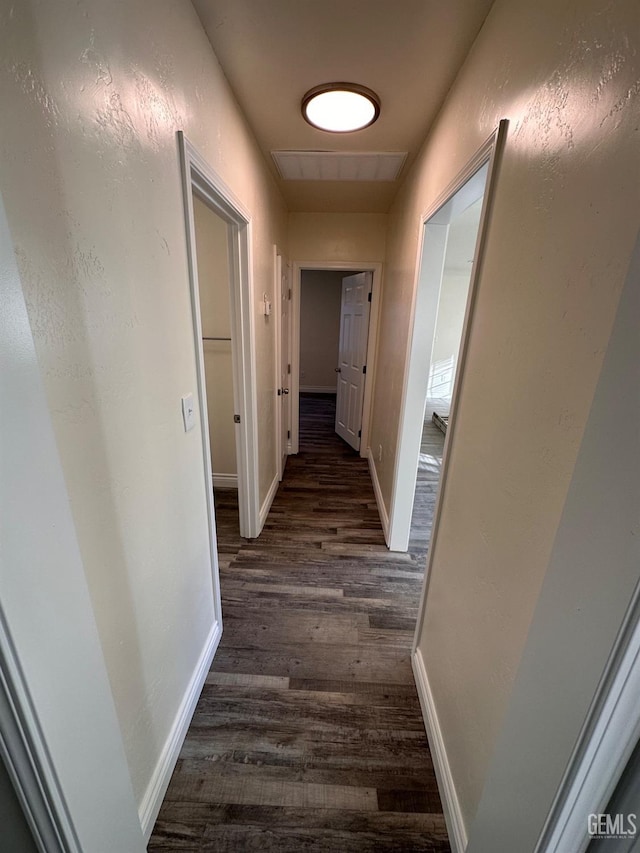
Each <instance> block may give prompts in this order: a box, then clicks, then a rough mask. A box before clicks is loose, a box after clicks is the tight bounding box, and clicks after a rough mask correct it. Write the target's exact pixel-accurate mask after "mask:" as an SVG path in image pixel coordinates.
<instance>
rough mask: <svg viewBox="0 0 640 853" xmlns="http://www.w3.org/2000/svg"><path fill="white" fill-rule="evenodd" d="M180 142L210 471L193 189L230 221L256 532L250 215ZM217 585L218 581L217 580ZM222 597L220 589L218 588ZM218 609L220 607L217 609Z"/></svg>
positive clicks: (236, 342)
mask: <svg viewBox="0 0 640 853" xmlns="http://www.w3.org/2000/svg"><path fill="white" fill-rule="evenodd" d="M177 136H178V147H179V152H180V162H181V166H182V188H183V198H184V208H185V229H186V234H187V255H188V262H189V282H190V286H191V302H192V311H193V323H194V340H195V347H196V371H197V378H198V399H199V404H200V426H201V431H202V444H203V460H204V469H205V472H209V471H211V452H210V448H209V435H208V432H209V430H208V418H207V406H206V401H207V397H206V388H205V379H204V376H205V373H204V354H203V351H202V323H201V319H200V300H199V297H198V270H197V261H196V257H197V255H196V242H195V233H194V222H193V198H192V193H193V192H194V191H195V192H197V194H198V195H199V196H200V197H201V198H202V199H203V200H204V201H205V202H206V204H207V205H208V206H209V207H211V209H212V210H214V211H215V212H216V213H217V214H218V215H219V216H220V217H221V218H222V219H224V220H225V221H226V222H227V224H228V226H229V229H228V230H229V278H230V286H231V294H230V296H231V299H230V307H231V329H232V334H231V338H232V340H231V351H232V365H233V395H234V407H235V411H236V414H238V415H239V416H240V423H239V424H237V425H236V459H237V467H238V505H239V514H240V535H241V536H245V537H247V538H252V537H254V536H257V534H258V524H259V522H258V517H259V506H258V502H259V469H258V450H257V448H258V424H257V421H258V417H257V411H258V404H257V389H256V381H255V375H256V371H255V329H254V323H255V321H254V316H253V315H254V312H253V310H252V309H253V305H252V292H253V288H252V280H251V270H252V262H251V245H252V240H251V219H250V216H249V213H248V211H247V210H246V209H245V208H244V206H243V205H242V204H241V202H240V201H239V200H238V199H237V198H236V197H235V195H234V194H233V192H232V191H231V190H230V189H229V187H228V186H227V185H226V184H225V182H224V181H223V180H222V179H221V178H220V176H219V175H217V174H216V172H214V171H213V169H212V168H211V167H210V166H209V164H208V163H207V162H206V160H205V159H204V158H203V157H202V156H201V155H200V154H199V152H198V151H197V149H196V148H194V146H193V145H192V144H191V143H190V142H189V140H188V139H186V138H185V136H184V134H183V133H182V132H181V131H178V134H177ZM206 479H207V504H208V511H209V524H210V530H211V544H212V564H214V565H215V564H216V563H217V557H216V558H214V557H213V555H214V554H215V523H214V517H215V513H214V509H213V490H212V489H211V488H210V477H209V475H208V473H207V474H206ZM214 586H216V584H214ZM218 597H219V593H218ZM217 613H218V614H219V613H220V611H219V610H218V611H217Z"/></svg>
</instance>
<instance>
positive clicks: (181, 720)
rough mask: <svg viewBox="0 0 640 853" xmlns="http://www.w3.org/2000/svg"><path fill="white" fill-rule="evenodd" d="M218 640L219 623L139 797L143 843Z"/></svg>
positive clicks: (180, 747)
mask: <svg viewBox="0 0 640 853" xmlns="http://www.w3.org/2000/svg"><path fill="white" fill-rule="evenodd" d="M221 637H222V623H221V622H216V623H215V624H214V625H213V627H212V628H211V631H210V633H209V636H208V637H207V641H206V643H205V644H204V648H203V650H202V653H201V655H200V659H199V660H198V663H197V664H196V667H195V669H194V671H193V675H192V676H191V680H190V681H189V684H188V686H187V689H186V691H185V694H184V697H183V699H182V702H181V703H180V707H179V708H178V713H177V714H176V718H175V720H174V722H173V725H172V726H171V730H170V732H169V736H168V737H167V739H166V741H165V744H164V746H163V748H162V752H161V753H160V757H159V758H158V763H157V764H156V767H155V770H154V771H153V775H152V776H151V780H150V782H149V785H148V786H147V790H146V792H145V795H144V797H143V798H142V802H141V804H140V808H139V810H138V814H139V817H140V826H141V827H142V832H143V834H144V840H145V844H146V843H147V842H148V841H149V838H150V837H151V833H152V832H153V826H154V824H155V822H156V819H157V817H158V812H159V811H160V806H161V805H162V801H163V799H164V795H165V794H166V792H167V788H168V787H169V781H170V780H171V774H172V773H173V769H174V767H175V766H176V762H177V760H178V755H179V754H180V750H181V749H182V744H183V743H184V739H185V737H186V735H187V729H188V728H189V724H190V723H191V718H192V717H193V712H194V711H195V709H196V705H197V703H198V699H199V698H200V693H201V692H202V687H203V685H204V682H205V679H206V677H207V673H208V672H209V669H210V667H211V661H212V660H213V656H214V654H215V653H216V649H217V648H218V643H219V642H220V638H221Z"/></svg>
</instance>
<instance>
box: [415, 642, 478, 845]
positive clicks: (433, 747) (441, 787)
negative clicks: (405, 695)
mask: <svg viewBox="0 0 640 853" xmlns="http://www.w3.org/2000/svg"><path fill="white" fill-rule="evenodd" d="M411 666H412V667H413V675H414V678H415V682H416V690H417V691H418V699H419V700H420V707H421V708H422V716H423V719H424V725H425V729H426V732H427V739H428V741H429V749H430V751H431V759H432V761H433V769H434V770H435V773H436V780H437V782H438V791H439V793H440V799H441V800H442V811H443V813H444V819H445V822H446V824H447V832H448V833H449V844H450V845H451V853H464V850H465V849H466V847H467V840H468V839H467V830H466V827H465V825H464V819H463V817H462V809H461V808H460V801H459V799H458V794H457V792H456V786H455V783H454V781H453V773H452V771H451V767H450V765H449V759H448V757H447V749H446V746H445V743H444V738H443V737H442V729H441V728H440V722H439V720H438V713H437V711H436V706H435V702H434V700H433V694H432V692H431V687H430V685H429V678H428V676H427V670H426V668H425V665H424V659H423V657H422V653H421V651H420V649H416V650H415V651H414V653H413V654H412V655H411Z"/></svg>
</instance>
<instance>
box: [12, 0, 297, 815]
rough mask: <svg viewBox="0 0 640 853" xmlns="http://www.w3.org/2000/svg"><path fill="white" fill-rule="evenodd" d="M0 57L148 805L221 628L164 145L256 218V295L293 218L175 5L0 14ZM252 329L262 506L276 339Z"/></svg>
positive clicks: (83, 497)
mask: <svg viewBox="0 0 640 853" xmlns="http://www.w3.org/2000/svg"><path fill="white" fill-rule="evenodd" d="M0 55H1V56H2V60H1V62H2V73H1V74H0V103H1V104H2V113H3V115H5V116H11V121H7V122H3V132H2V135H1V138H0V189H1V190H2V193H3V195H4V197H5V203H6V207H7V215H8V220H9V225H10V228H11V231H12V235H13V239H14V243H15V245H16V250H17V254H18V260H19V267H20V272H21V275H22V278H23V282H24V289H25V293H26V298H27V303H28V310H29V318H30V322H31V325H32V328H33V332H34V338H35V343H36V348H37V354H38V360H39V364H40V366H41V370H42V374H43V378H44V383H45V388H46V394H47V399H48V403H49V407H50V410H51V413H52V417H53V425H54V429H55V434H56V440H57V443H58V447H59V450H60V456H61V460H62V465H63V469H64V475H65V480H66V483H67V487H68V491H69V496H70V501H71V506H72V511H73V516H74V521H75V526H76V530H77V535H78V540H79V544H80V549H81V552H82V560H83V563H84V567H85V571H86V575H87V580H88V584H89V589H90V593H91V598H92V602H93V607H94V610H95V616H96V621H97V624H98V628H99V632H100V638H101V642H102V647H103V650H104V655H105V659H106V663H107V668H108V672H109V677H110V682H111V687H112V690H113V696H114V700H115V704H116V709H117V713H118V717H119V721H120V726H121V729H122V735H123V740H124V744H125V749H126V753H127V759H128V762H129V767H130V771H131V778H132V781H133V787H134V791H135V794H136V797H137V799H138V802H139V803H140V802H141V800H142V799H143V797H144V794H145V792H146V790H147V787H148V785H149V781H150V779H151V778H152V774H153V771H154V768H155V766H156V762H157V760H158V757H159V755H160V752H161V750H162V748H163V746H164V744H165V741H166V739H167V736H168V734H169V732H170V729H171V727H172V725H173V723H174V718H175V715H176V713H177V710H178V706H179V703H180V701H181V700H182V698H183V695H184V692H185V689H186V686H187V684H188V682H189V679H190V677H191V674H192V672H193V670H194V667H195V665H196V662H197V660H198V658H199V656H200V653H201V652H202V649H203V645H204V643H205V640H206V638H207V635H208V632H209V630H210V627H211V624H212V619H213V599H212V590H211V566H210V557H209V551H208V533H207V518H206V503H205V491H204V473H203V470H202V453H201V441H200V435H199V427H196V429H194V430H193V431H192V432H189V433H188V434H185V433H184V432H183V427H182V422H181V421H182V418H181V411H180V397H181V396H182V395H183V394H185V393H188V392H189V391H195V390H196V373H195V354H194V345H193V333H192V327H191V308H190V303H189V282H188V276H187V257H186V240H185V227H184V219H183V201H182V196H181V185H180V175H179V167H178V155H177V144H176V137H175V133H176V131H177V130H178V129H183V130H184V131H185V133H186V135H187V136H188V137H189V138H190V139H191V141H192V142H193V143H194V144H195V145H196V147H197V148H199V149H200V151H201V152H202V154H203V155H204V157H205V158H206V159H207V160H208V162H209V163H210V165H211V166H212V168H213V169H214V170H216V171H217V172H218V173H219V174H220V176H221V177H222V179H223V180H224V181H225V182H226V183H227V185H228V186H230V187H231V189H232V191H233V192H234V193H235V195H236V196H237V197H238V198H239V199H240V201H241V202H242V203H243V204H244V206H245V207H246V208H247V209H248V210H249V211H250V213H251V216H252V238H253V245H252V250H253V255H252V258H253V270H252V273H253V282H254V288H255V291H256V293H258V294H260V295H261V294H262V292H263V291H267V292H270V291H271V290H272V285H273V257H272V246H273V244H274V243H276V242H277V243H278V245H281V246H283V247H286V216H285V211H284V206H283V204H282V202H281V199H280V197H279V195H278V193H277V191H276V190H275V187H274V185H273V183H272V181H271V178H270V177H269V176H268V173H267V172H266V169H265V166H264V163H263V159H262V157H261V155H260V154H259V152H258V150H257V148H256V146H255V143H254V140H253V137H252V136H251V134H250V132H249V130H248V128H247V126H246V124H245V122H244V120H243V119H242V117H241V115H240V113H239V110H238V108H237V106H236V103H235V101H234V99H233V97H232V95H231V93H230V90H229V88H228V85H227V83H226V80H225V78H224V76H223V74H222V71H221V69H220V67H219V65H218V64H217V62H216V59H215V57H214V55H213V53H212V51H211V48H210V45H209V43H208V41H207V39H206V37H205V35H204V32H203V31H202V28H201V26H200V23H199V21H198V18H197V16H196V14H195V12H194V10H193V7H192V6H191V4H190V3H189V2H187V0H157V2H154V3H153V6H152V7H151V6H150V4H149V3H148V2H143V0H126V2H113V3H103V2H100V0H78V2H75V0H74V1H73V2H71V0H47V2H44V0H29V2H24V3H20V4H6V3H5V4H2V6H1V7H0ZM253 309H254V310H255V311H256V315H257V314H258V300H257V299H256V300H255V301H254V305H253ZM256 334H257V340H256V354H257V359H256V360H257V381H258V395H259V399H258V423H259V424H260V442H259V457H260V490H261V498H263V497H264V495H265V494H266V491H267V488H268V486H269V484H270V483H271V482H272V480H273V477H274V474H275V461H274V460H275V447H274V439H275V436H274V401H275V381H274V340H273V330H272V327H270V326H268V325H265V324H261V323H259V322H257V323H256Z"/></svg>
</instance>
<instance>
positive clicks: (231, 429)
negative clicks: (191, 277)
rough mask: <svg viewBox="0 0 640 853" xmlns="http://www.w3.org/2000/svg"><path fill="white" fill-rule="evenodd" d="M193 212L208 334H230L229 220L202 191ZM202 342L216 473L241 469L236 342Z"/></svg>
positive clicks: (200, 289)
mask: <svg viewBox="0 0 640 853" xmlns="http://www.w3.org/2000/svg"><path fill="white" fill-rule="evenodd" d="M193 217H194V220H195V231H196V247H197V255H198V289H199V291H200V315H201V318H202V334H203V336H205V337H218V338H230V337H231V314H230V308H229V300H230V289H229V259H228V244H227V241H228V229H227V224H226V222H225V221H224V220H223V219H221V218H220V217H219V216H218V215H217V214H216V213H215V212H214V211H213V210H211V208H209V207H207V205H206V204H205V203H204V202H202V201H200V199H199V198H198V197H197V196H194V197H193ZM202 347H203V352H204V369H205V379H206V386H207V413H208V416H209V444H210V447H211V467H212V468H213V471H212V473H214V474H237V473H238V466H237V462H236V437H235V425H234V423H233V414H234V405H233V373H232V369H233V364H232V359H231V342H230V341H203V344H202Z"/></svg>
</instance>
